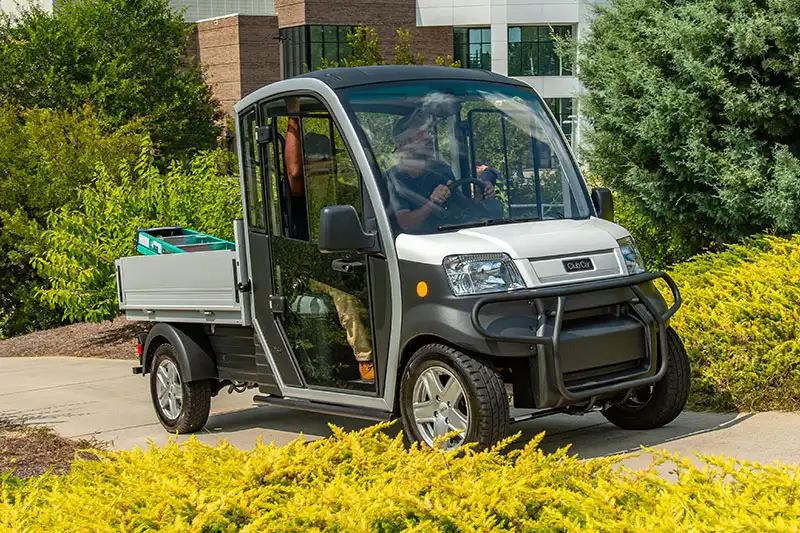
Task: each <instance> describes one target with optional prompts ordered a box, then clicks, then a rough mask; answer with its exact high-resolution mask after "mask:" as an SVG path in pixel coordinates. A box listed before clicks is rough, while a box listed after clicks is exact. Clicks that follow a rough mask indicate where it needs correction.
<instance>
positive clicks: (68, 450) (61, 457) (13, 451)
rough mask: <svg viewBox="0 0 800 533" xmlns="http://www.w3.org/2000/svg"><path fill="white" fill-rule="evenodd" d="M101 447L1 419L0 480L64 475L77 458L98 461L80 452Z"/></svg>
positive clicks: (47, 429) (101, 446) (46, 429)
mask: <svg viewBox="0 0 800 533" xmlns="http://www.w3.org/2000/svg"><path fill="white" fill-rule="evenodd" d="M103 447H104V445H103V443H101V442H99V441H97V440H86V439H81V440H70V439H65V438H64V437H61V436H59V435H57V434H56V433H55V432H54V431H53V430H51V429H49V428H40V427H30V426H26V425H25V424H22V423H19V422H16V421H13V420H7V419H3V418H0V479H1V478H2V476H3V475H4V474H7V473H8V472H12V475H13V476H15V477H18V478H29V477H33V476H39V475H41V474H43V473H45V472H47V471H48V470H52V471H54V472H56V473H59V474H61V473H65V472H67V471H69V467H70V463H72V461H73V460H75V458H76V457H82V458H84V459H96V458H97V456H96V455H95V454H93V453H92V452H90V451H81V450H88V449H102V448H103ZM0 485H2V482H1V481H0Z"/></svg>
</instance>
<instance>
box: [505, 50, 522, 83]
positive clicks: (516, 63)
mask: <svg viewBox="0 0 800 533" xmlns="http://www.w3.org/2000/svg"><path fill="white" fill-rule="evenodd" d="M521 44H522V43H509V44H508V75H509V76H523V74H522V62H521V59H522V57H521V56H520V51H521V50H520V45H521Z"/></svg>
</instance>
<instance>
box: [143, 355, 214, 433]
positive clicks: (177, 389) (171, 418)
mask: <svg viewBox="0 0 800 533" xmlns="http://www.w3.org/2000/svg"><path fill="white" fill-rule="evenodd" d="M150 395H151V397H152V399H153V406H154V407H155V410H156V414H157V415H158V420H159V421H160V422H161V425H162V426H164V428H165V429H166V430H167V431H169V432H171V433H174V432H178V433H194V432H195V431H197V430H199V429H202V428H203V426H205V425H206V421H208V415H209V412H210V411H211V383H210V382H209V381H208V380H204V381H192V382H190V383H186V382H185V381H184V380H183V375H182V374H181V367H180V365H179V364H178V359H177V357H176V355H175V348H173V346H172V345H171V344H169V343H166V344H162V345H161V346H159V347H158V348H156V351H155V353H154V354H153V367H152V371H151V372H150Z"/></svg>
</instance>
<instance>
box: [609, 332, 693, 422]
mask: <svg viewBox="0 0 800 533" xmlns="http://www.w3.org/2000/svg"><path fill="white" fill-rule="evenodd" d="M666 356H667V358H668V359H667V363H668V366H667V374H666V375H665V376H664V378H663V379H662V380H661V381H659V382H657V383H655V384H654V385H650V386H648V387H643V388H641V389H638V390H636V391H634V392H633V394H632V395H631V396H630V398H628V399H627V400H626V401H625V402H623V403H621V404H618V405H615V406H613V407H610V408H609V409H606V410H605V411H603V416H605V417H606V419H607V420H608V421H609V422H611V423H612V424H614V425H616V426H619V427H621V428H623V429H655V428H659V427H661V426H664V425H666V424H669V423H670V422H672V421H673V420H675V418H677V416H678V415H679V414H681V411H683V408H684V407H685V406H686V401H687V400H688V398H689V388H690V386H691V377H690V368H689V357H688V356H687V355H686V349H685V348H684V347H683V342H681V338H680V337H679V336H678V334H677V333H676V332H675V330H673V329H672V328H668V329H667V354H666Z"/></svg>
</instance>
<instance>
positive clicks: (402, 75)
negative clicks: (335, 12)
mask: <svg viewBox="0 0 800 533" xmlns="http://www.w3.org/2000/svg"><path fill="white" fill-rule="evenodd" d="M296 77H297V78H316V79H318V80H321V81H323V82H325V83H326V84H328V85H329V86H330V87H331V88H332V89H342V88H344V87H354V86H356V85H369V84H373V83H384V82H389V81H416V80H429V79H440V80H441V79H446V80H468V81H489V82H495V83H506V84H510V85H520V86H522V87H529V86H528V85H527V84H526V83H524V82H521V81H519V80H515V79H512V78H508V77H506V76H501V75H500V74H495V73H494V72H489V71H487V70H476V69H467V68H453V67H427V66H426V67H423V66H400V65H385V66H376V67H350V68H329V69H324V70H315V71H313V72H308V73H306V74H300V75H299V76H296Z"/></svg>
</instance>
